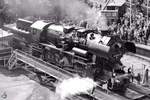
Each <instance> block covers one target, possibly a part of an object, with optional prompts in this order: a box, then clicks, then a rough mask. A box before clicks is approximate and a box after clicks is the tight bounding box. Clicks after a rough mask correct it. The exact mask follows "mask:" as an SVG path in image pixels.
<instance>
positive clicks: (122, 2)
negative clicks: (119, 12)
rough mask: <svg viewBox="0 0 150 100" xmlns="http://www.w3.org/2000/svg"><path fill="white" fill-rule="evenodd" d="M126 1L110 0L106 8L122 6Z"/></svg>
mask: <svg viewBox="0 0 150 100" xmlns="http://www.w3.org/2000/svg"><path fill="white" fill-rule="evenodd" d="M125 2H126V0H112V2H110V3H109V4H108V5H107V6H122V5H123V4H124V3H125Z"/></svg>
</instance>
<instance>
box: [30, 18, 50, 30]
mask: <svg viewBox="0 0 150 100" xmlns="http://www.w3.org/2000/svg"><path fill="white" fill-rule="evenodd" d="M47 24H48V23H46V22H44V21H42V20H38V21H36V22H34V23H33V24H32V25H31V28H35V29H38V30H42V29H43V28H44V27H45V26H46V25H47Z"/></svg>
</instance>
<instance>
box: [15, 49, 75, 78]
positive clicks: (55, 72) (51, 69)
mask: <svg viewBox="0 0 150 100" xmlns="http://www.w3.org/2000/svg"><path fill="white" fill-rule="evenodd" d="M14 53H15V55H16V59H18V60H21V61H22V62H25V63H27V64H29V65H31V66H32V67H34V68H36V69H39V70H41V71H43V72H45V73H47V74H49V75H52V76H53V77H55V78H57V79H59V80H61V81H62V80H64V79H68V78H71V77H74V75H73V74H71V73H69V72H67V71H65V70H63V69H61V68H59V67H57V66H55V65H52V64H49V63H47V62H44V61H42V60H41V59H38V58H36V57H33V56H31V55H29V54H27V53H25V52H22V51H20V50H15V51H14Z"/></svg>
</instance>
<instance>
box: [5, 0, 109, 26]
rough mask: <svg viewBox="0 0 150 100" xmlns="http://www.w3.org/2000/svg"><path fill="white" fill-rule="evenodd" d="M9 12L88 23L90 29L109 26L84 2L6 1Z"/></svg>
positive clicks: (22, 15)
mask: <svg viewBox="0 0 150 100" xmlns="http://www.w3.org/2000/svg"><path fill="white" fill-rule="evenodd" d="M5 3H6V4H8V6H9V8H10V9H9V12H11V13H13V14H15V15H16V16H18V17H27V16H38V17H43V16H44V17H46V18H48V19H50V20H54V21H55V22H66V23H67V22H69V23H70V22H71V23H72V24H79V23H80V22H81V21H83V20H84V21H87V23H88V24H89V27H100V26H107V25H106V23H107V22H106V20H105V17H104V16H99V15H100V12H99V11H97V10H96V9H92V8H90V7H89V6H88V4H86V3H85V2H83V0H5Z"/></svg>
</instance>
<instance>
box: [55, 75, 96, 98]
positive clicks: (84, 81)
mask: <svg viewBox="0 0 150 100" xmlns="http://www.w3.org/2000/svg"><path fill="white" fill-rule="evenodd" d="M96 86H97V83H96V82H94V81H93V80H92V79H90V78H81V77H75V78H70V79H68V80H64V81H63V82H62V83H60V84H58V86H57V87H56V94H59V95H60V98H61V99H65V98H66V97H71V96H74V95H77V94H81V93H87V92H88V91H90V90H92V89H93V88H94V87H96Z"/></svg>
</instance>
